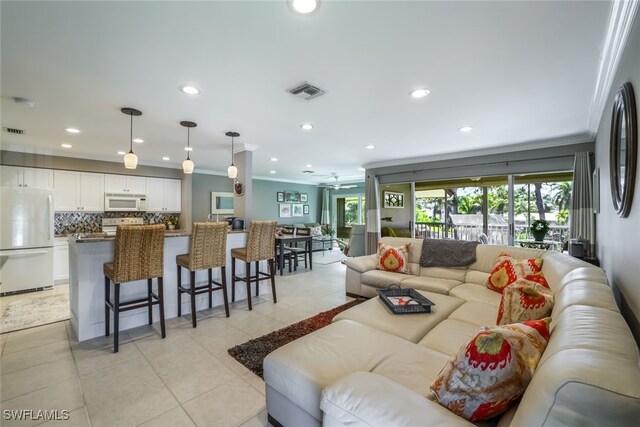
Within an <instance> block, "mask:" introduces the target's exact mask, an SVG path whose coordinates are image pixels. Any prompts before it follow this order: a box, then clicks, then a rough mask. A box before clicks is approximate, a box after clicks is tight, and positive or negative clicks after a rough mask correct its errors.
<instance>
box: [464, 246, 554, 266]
mask: <svg viewBox="0 0 640 427" xmlns="http://www.w3.org/2000/svg"><path fill="white" fill-rule="evenodd" d="M543 252H544V251H543V250H541V249H529V248H516V247H510V246H496V245H478V246H477V247H476V262H474V263H473V264H470V265H469V266H468V268H469V270H479V271H483V272H485V273H491V270H492V269H493V267H494V266H495V265H496V261H497V260H498V255H500V254H501V253H506V254H508V255H511V256H512V257H514V258H516V259H528V258H540V256H541V255H542V253H543Z"/></svg>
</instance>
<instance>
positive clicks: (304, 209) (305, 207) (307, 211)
mask: <svg viewBox="0 0 640 427" xmlns="http://www.w3.org/2000/svg"><path fill="white" fill-rule="evenodd" d="M302 211H303V212H304V214H305V215H309V205H304V208H303V209H302Z"/></svg>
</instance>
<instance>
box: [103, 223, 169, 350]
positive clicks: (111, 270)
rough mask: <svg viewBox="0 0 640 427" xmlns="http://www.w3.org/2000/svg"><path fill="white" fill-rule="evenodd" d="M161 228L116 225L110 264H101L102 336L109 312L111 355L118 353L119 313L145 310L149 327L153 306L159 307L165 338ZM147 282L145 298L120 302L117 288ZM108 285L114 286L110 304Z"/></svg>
mask: <svg viewBox="0 0 640 427" xmlns="http://www.w3.org/2000/svg"><path fill="white" fill-rule="evenodd" d="M164 230H165V228H164V225H161V224H158V225H119V226H118V228H117V229H116V241H115V248H114V255H113V262H108V263H105V264H104V267H103V271H104V297H105V309H104V312H105V314H104V319H105V336H109V320H110V319H109V317H110V314H109V310H113V352H114V353H117V352H118V338H119V333H120V330H119V326H120V325H119V323H120V312H122V311H128V310H134V309H137V308H142V307H147V308H148V310H149V324H150V325H151V324H152V323H153V306H154V305H156V304H158V305H159V306H160V307H159V308H160V330H161V334H162V338H164V337H166V336H167V334H166V330H165V326H164V297H163V288H162V278H163V264H164ZM153 278H158V293H157V294H155V293H154V292H153V289H152V282H153ZM144 279H147V297H146V298H138V299H135V300H130V301H120V285H121V284H122V283H125V282H133V281H136V280H144ZM111 282H113V284H114V291H113V301H112V300H111V298H110V297H111Z"/></svg>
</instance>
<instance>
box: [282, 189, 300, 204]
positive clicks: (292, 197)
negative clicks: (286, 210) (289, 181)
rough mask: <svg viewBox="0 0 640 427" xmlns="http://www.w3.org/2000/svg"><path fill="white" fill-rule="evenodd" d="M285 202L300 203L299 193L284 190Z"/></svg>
mask: <svg viewBox="0 0 640 427" xmlns="http://www.w3.org/2000/svg"><path fill="white" fill-rule="evenodd" d="M284 202H285V203H300V193H299V192H297V191H285V192H284Z"/></svg>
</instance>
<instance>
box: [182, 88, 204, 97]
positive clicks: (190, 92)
mask: <svg viewBox="0 0 640 427" xmlns="http://www.w3.org/2000/svg"><path fill="white" fill-rule="evenodd" d="M180 90H181V91H183V92H184V93H186V94H187V95H197V94H199V93H200V89H198V88H197V87H193V86H182V87H181V88H180Z"/></svg>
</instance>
